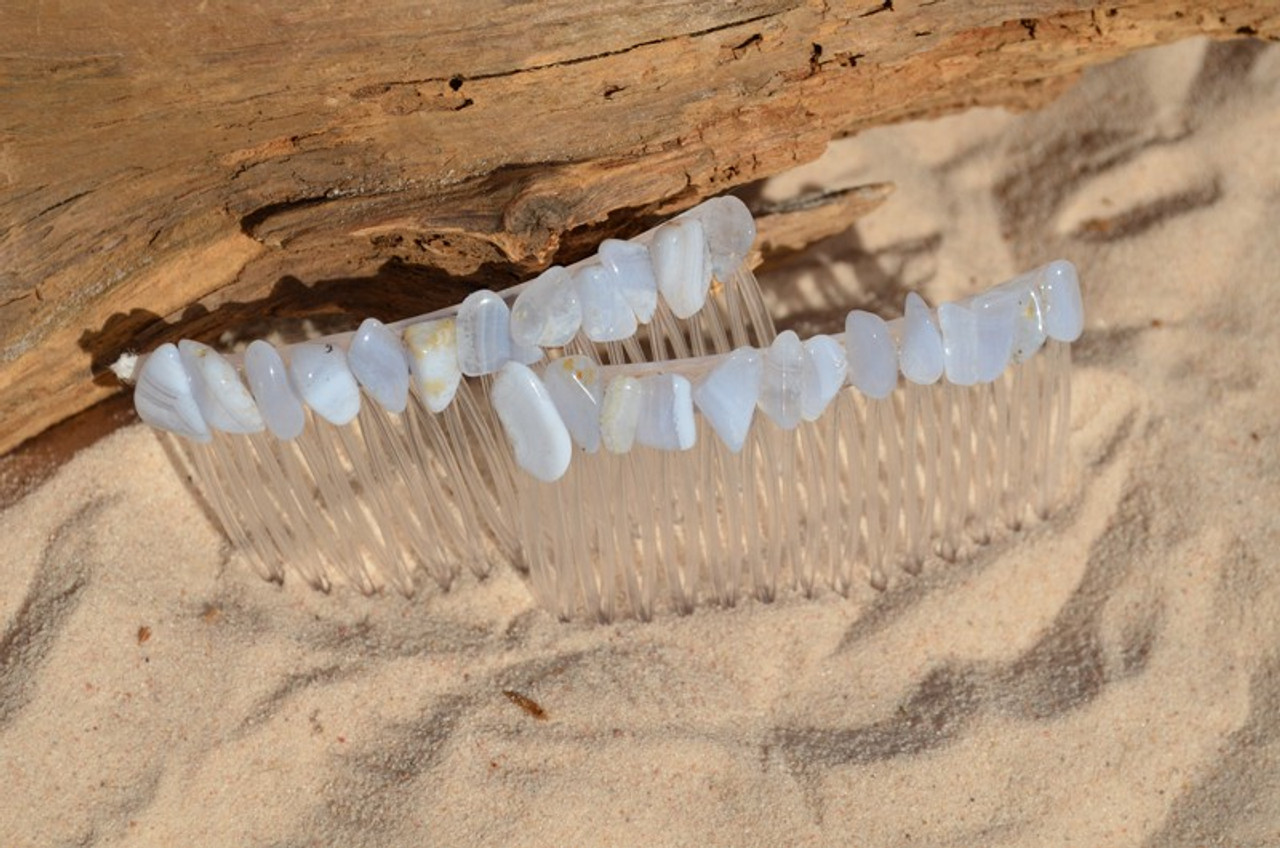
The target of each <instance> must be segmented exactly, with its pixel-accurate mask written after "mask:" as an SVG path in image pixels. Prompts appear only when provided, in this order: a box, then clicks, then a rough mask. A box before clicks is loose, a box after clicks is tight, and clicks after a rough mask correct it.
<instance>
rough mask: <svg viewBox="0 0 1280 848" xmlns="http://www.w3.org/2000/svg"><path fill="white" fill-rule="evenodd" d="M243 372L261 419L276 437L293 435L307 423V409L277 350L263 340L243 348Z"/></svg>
mask: <svg viewBox="0 0 1280 848" xmlns="http://www.w3.org/2000/svg"><path fill="white" fill-rule="evenodd" d="M244 373H245V376H246V377H247V378H248V379H249V389H250V390H251V391H252V392H253V397H254V399H256V400H257V401H258V410H259V411H260V412H261V413H262V420H263V422H264V423H265V424H266V425H267V429H268V430H270V431H271V433H272V435H274V436H275V437H276V438H277V439H284V440H288V439H296V438H297V437H298V436H299V435H301V433H302V429H303V427H305V426H306V423H307V413H306V410H305V409H303V408H302V401H301V400H300V399H299V398H298V395H297V393H296V392H295V391H294V388H293V384H292V383H291V382H289V372H288V369H287V368H286V367H285V364H284V359H282V358H281V357H280V353H279V351H277V350H276V349H275V348H274V347H272V346H271V345H270V344H269V343H267V342H264V341H262V340H258V341H255V342H252V343H251V344H250V345H249V347H248V349H247V350H245V352H244Z"/></svg>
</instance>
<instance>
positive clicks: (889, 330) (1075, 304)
mask: <svg viewBox="0 0 1280 848" xmlns="http://www.w3.org/2000/svg"><path fill="white" fill-rule="evenodd" d="M1083 320H1084V316H1083V306H1082V303H1081V297H1080V288H1079V282H1078V280H1077V277H1076V271H1075V268H1074V266H1072V265H1071V263H1070V262H1066V261H1057V262H1052V263H1050V264H1048V265H1045V266H1043V267H1041V268H1037V269H1036V270H1034V271H1031V272H1029V273H1027V274H1023V275H1021V276H1019V277H1017V278H1015V279H1013V280H1011V281H1009V282H1007V283H1004V284H1002V285H999V286H996V287H995V288H993V289H991V290H989V291H987V292H985V293H983V294H980V295H977V296H974V297H971V298H967V299H965V300H962V301H958V302H955V303H944V304H942V305H940V306H939V307H938V309H937V311H936V313H935V312H933V311H932V310H930V309H929V307H928V306H927V305H926V304H925V302H924V299H923V298H921V297H920V296H919V295H918V294H915V293H914V292H913V293H911V294H908V295H907V300H906V309H905V314H904V316H903V317H902V318H899V319H896V320H894V321H890V322H886V321H885V320H884V319H882V318H880V317H879V316H878V315H874V314H872V313H869V312H864V311H861V310H855V311H853V312H850V313H849V314H848V316H847V318H846V320H845V332H844V334H843V336H839V335H837V336H826V335H819V336H814V337H812V338H810V339H807V340H805V341H803V342H802V341H801V340H800V338H799V337H798V336H797V335H796V334H795V333H794V332H792V331H790V330H788V331H786V332H783V333H781V334H779V335H778V336H777V337H776V338H775V339H774V341H773V343H772V344H771V345H769V347H767V348H764V349H757V348H753V347H740V348H738V349H737V350H734V351H733V352H731V353H726V354H720V355H717V356H711V357H703V358H701V359H698V360H692V361H688V360H686V361H676V362H659V363H648V364H635V365H622V366H613V367H608V368H600V367H599V366H597V364H596V363H595V362H594V361H592V360H591V359H590V358H589V357H586V356H569V357H565V358H563V359H559V360H556V361H553V362H551V363H549V364H548V365H547V366H546V367H545V369H544V370H543V372H542V375H541V377H539V375H538V374H537V373H535V372H534V370H533V369H531V368H529V367H528V366H526V365H523V364H521V363H519V362H517V361H511V362H508V363H506V364H505V365H503V367H502V368H501V369H500V370H499V371H498V373H497V376H496V378H495V379H494V381H493V385H492V390H491V401H492V404H493V407H494V410H495V412H496V413H497V416H498V419H499V420H500V421H501V422H502V427H503V430H504V431H505V433H506V435H507V439H508V441H509V442H510V444H511V447H512V450H513V452H514V455H515V460H516V463H517V464H518V465H519V466H520V467H521V468H523V469H524V470H525V471H527V472H528V473H530V474H531V475H533V476H534V477H536V478H537V479H539V480H543V481H546V482H552V481H555V480H558V479H560V477H562V476H563V475H564V474H565V472H566V471H567V470H568V468H569V463H570V461H571V459H572V456H573V445H574V444H576V445H577V446H578V447H579V448H581V449H583V450H585V451H587V452H588V453H594V452H595V451H597V450H599V448H600V447H601V446H602V445H603V446H604V448H605V449H606V450H608V451H610V452H612V453H625V452H627V451H628V450H630V449H631V447H632V445H633V444H640V445H643V446H646V447H651V448H657V449H659V450H670V451H682V450H688V449H690V448H692V447H693V445H694V443H695V439H696V433H697V427H696V424H695V410H696V411H697V412H699V413H701V415H702V416H703V417H704V418H705V419H706V421H707V423H708V424H709V425H710V427H711V429H712V430H713V431H714V432H715V433H716V435H717V436H718V437H719V438H720V439H721V441H723V442H724V444H725V446H726V447H727V448H728V449H729V450H730V451H732V452H734V453H737V452H738V451H740V450H741V449H742V446H743V444H744V442H745V441H746V438H747V435H748V431H749V429H750V427H751V423H752V420H753V417H754V415H755V412H756V410H757V409H759V411H760V412H761V413H763V414H764V415H765V416H766V417H768V418H769V419H770V420H771V421H772V422H773V423H774V424H776V425H777V426H778V427H780V428H781V429H783V430H794V429H795V428H796V427H797V426H798V425H799V423H800V422H801V421H802V420H803V421H815V420H817V418H818V417H819V416H820V415H822V413H823V412H824V411H825V410H826V409H827V407H828V405H829V404H830V403H831V401H832V400H833V399H834V398H835V396H836V394H837V392H839V391H840V389H841V388H843V387H844V386H845V385H846V384H848V385H852V386H853V387H854V388H856V389H857V390H858V391H860V392H861V393H862V394H864V395H866V396H867V397H869V398H872V399H882V398H885V397H887V396H888V395H889V394H890V393H891V392H892V391H893V390H894V388H895V387H896V386H897V384H898V377H899V373H901V375H902V376H903V378H905V379H906V380H907V381H908V382H910V383H914V384H917V385H931V384H933V383H936V382H938V381H939V380H940V379H942V378H943V377H944V376H945V378H946V381H947V382H949V383H951V384H953V385H957V386H973V385H980V384H988V383H992V382H994V381H995V380H997V379H999V377H1000V376H1001V375H1002V374H1003V373H1004V372H1005V370H1006V369H1007V368H1008V366H1009V364H1010V363H1011V362H1012V363H1021V362H1023V361H1025V360H1027V359H1028V358H1030V357H1031V356H1032V355H1034V354H1035V353H1036V352H1037V351H1038V350H1039V349H1040V348H1041V347H1042V346H1043V345H1044V343H1045V341H1046V340H1047V339H1052V340H1054V341H1060V342H1071V341H1074V340H1075V339H1076V338H1078V337H1079V335H1080V332H1081V330H1082V329H1083Z"/></svg>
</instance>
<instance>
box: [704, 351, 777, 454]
mask: <svg viewBox="0 0 1280 848" xmlns="http://www.w3.org/2000/svg"><path fill="white" fill-rule="evenodd" d="M763 377H764V358H763V357H762V356H761V355H760V351H758V350H756V349H755V348H753V347H740V348H738V349H737V350H735V351H734V352H733V353H731V354H729V355H728V356H726V357H725V358H724V359H723V361H721V362H720V364H719V365H717V366H716V367H715V369H714V370H712V371H711V373H709V374H707V375H706V376H705V377H703V378H702V379H701V380H700V381H698V385H696V386H694V389H693V402H694V404H695V405H696V406H697V407H698V409H699V411H701V412H702V415H703V417H704V418H706V419H707V423H708V424H710V425H711V429H712V430H714V431H715V433H716V435H717V436H719V437H720V441H722V442H724V444H725V447H727V448H729V450H731V451H733V452H734V453H738V452H739V451H741V450H742V446H743V445H744V444H746V441H747V434H748V433H749V432H750V431H751V420H752V418H754V417H755V412H756V402H757V401H759V399H760V383H761V380H762V379H763Z"/></svg>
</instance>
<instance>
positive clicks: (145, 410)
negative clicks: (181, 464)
mask: <svg viewBox="0 0 1280 848" xmlns="http://www.w3.org/2000/svg"><path fill="white" fill-rule="evenodd" d="M133 408H134V409H136V410H137V411H138V417H139V418H141V419H142V420H143V421H145V422H147V423H148V424H150V425H151V426H152V427H155V428H157V429H160V430H167V431H169V432H170V433H177V434H178V435H179V436H186V437H187V438H188V439H191V440H193V441H197V442H207V441H209V440H210V439H211V438H213V437H212V434H210V432H209V425H208V424H206V423H205V420H204V416H203V415H201V414H200V406H199V404H197V403H196V399H195V395H194V394H193V393H192V390H191V378H190V377H189V376H188V375H187V371H186V369H185V368H184V367H183V366H182V357H181V355H180V354H179V353H178V348H177V347H176V346H175V345H172V344H163V345H161V346H160V347H158V348H156V349H155V350H154V351H152V352H151V353H150V354H149V355H148V356H147V358H146V359H144V360H143V362H142V369H141V370H140V371H139V372H138V383H137V385H136V386H135V387H134V390H133Z"/></svg>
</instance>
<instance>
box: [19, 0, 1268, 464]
mask: <svg viewBox="0 0 1280 848" xmlns="http://www.w3.org/2000/svg"><path fill="white" fill-rule="evenodd" d="M1193 5H1194V4H1180V3H1174V2H1168V0H1145V2H1132V3H1117V4H1107V5H1097V4H1094V3H1086V2H1078V1H1075V2H1073V0H1043V1H1042V2H984V3H971V2H961V0H933V2H925V3H910V2H906V0H897V2H882V3H876V2H869V1H867V2H837V0H827V2H800V0H742V2H737V3H732V4H730V3H716V4H712V3H705V4H690V3H688V2H687V0H678V1H677V0H625V2H623V0H590V2H583V0H545V2H540V3H509V2H498V0H440V2H435V3H428V4H423V3H411V2H405V1H404V0H383V2H378V3H372V2H363V0H355V2H350V3H345V4H340V5H338V6H332V5H327V4H326V5H314V6H312V5H307V4H298V8H288V6H287V4H283V3H279V2H274V0H267V2H261V3H256V4H246V5H218V6H211V5H202V6H201V7H200V9H199V10H194V9H189V8H187V7H186V6H185V5H180V6H173V5H172V4H166V3H160V2H156V0H137V2H130V3H89V2H85V0H71V2H64V3H62V4H59V5H57V6H55V7H49V6H46V5H44V4H40V3H35V4H8V6H6V7H5V8H3V9H0V210H2V211H0V257H2V258H3V262H2V263H0V388H2V389H3V390H4V391H3V392H2V393H0V452H4V451H6V450H8V449H10V448H12V447H13V446H15V445H16V444H18V443H19V442H20V441H22V440H23V439H25V438H27V437H29V436H32V435H34V434H36V433H38V432H40V431H41V430H43V429H44V428H46V427H48V426H50V425H51V424H53V423H56V422H57V421H59V420H62V419H63V418H65V417H67V416H68V415H70V414H73V413H75V412H77V411H79V410H81V409H84V408H85V407H87V406H89V405H90V404H92V403H94V402H96V401H98V400H101V399H102V398H104V397H106V396H107V395H109V394H111V393H112V392H114V391H117V390H118V386H117V385H116V384H115V383H114V381H113V380H112V379H110V378H109V377H107V376H105V375H104V373H103V370H104V367H105V365H106V364H108V363H109V362H111V361H112V360H113V359H114V358H115V357H116V356H117V355H118V354H119V353H121V352H122V351H123V350H125V349H128V348H131V347H136V348H139V349H147V348H150V347H152V346H154V345H155V344H157V343H158V342H160V341H162V340H169V339H173V338H176V337H179V336H188V337H198V338H205V339H215V338H217V337H218V336H219V335H221V334H222V333H223V332H224V331H226V330H228V329H229V328H233V327H240V326H244V327H246V328H247V329H246V332H252V331H254V330H257V331H259V332H260V331H262V330H263V329H264V328H267V327H272V326H278V325H288V324H289V323H290V322H292V321H295V320H300V319H302V318H308V319H312V320H315V321H319V322H321V323H324V322H325V321H341V322H343V323H344V324H346V323H350V322H349V318H348V317H347V316H350V315H352V314H354V315H355V316H358V317H363V316H365V315H376V316H380V317H385V318H399V317H404V316H405V315H409V314H414V313H416V312H421V311H425V310H427V309H430V308H434V307H436V306H439V305H442V304H445V303H449V302H453V301H455V300H457V299H459V298H460V297H462V296H463V295H465V293H466V292H467V291H469V290H471V289H474V288H477V287H480V286H488V287H492V288H501V287H504V286H506V285H509V284H511V283H514V282H516V281H518V280H519V279H522V278H524V277H526V276H528V275H529V274H530V273H532V272H533V271H535V270H537V269H539V268H541V267H543V266H545V265H547V264H549V263H550V262H551V261H553V260H554V261H567V260H571V259H574V258H577V257H579V256H581V255H583V254H584V253H586V252H588V250H589V245H590V244H592V243H594V242H596V241H598V240H599V239H600V238H602V237H603V236H605V235H610V234H627V233H633V232H636V231H639V230H641V229H644V228H645V227H647V226H649V225H651V224H652V223H654V222H655V221H656V220H657V219H658V218H659V217H660V216H663V215H665V214H668V213H670V212H672V211H675V210H677V209H680V208H683V207H686V206H688V205H691V204H692V203H694V202H695V201H697V200H698V199H700V198H703V197H706V196H709V195H712V194H715V193H718V192H721V191H724V190H726V189H728V188H731V187H733V186H738V185H741V184H744V183H747V182H750V181H753V180H757V179H760V178H763V177H766V176H769V175H771V174H775V173H778V172H780V171H782V170H785V169H787V168H788V167H791V166H793V165H795V164H798V163H801V162H804V161H808V160H811V159H813V158H815V157H817V156H818V155H819V154H820V153H821V152H822V150H823V149H824V147H825V145H826V143H827V142H828V141H829V140H830V139H832V138H836V137H839V136H843V135H847V134H850V133H854V132H857V131H858V130H860V129H864V128H866V127H869V126H874V125H877V124H884V123H887V122H892V121H898V120H903V119H907V118H913V117H920V116H926V115H934V114H939V113H942V112H945V111H949V110H954V109H958V108H963V107H966V106H972V105H976V104H987V105H997V104H999V105H1005V106H1009V107H1012V108H1028V107H1032V106H1035V105H1038V104H1040V103H1042V102H1044V101H1045V100H1046V99H1047V98H1049V97H1052V96H1053V95H1054V94H1055V93H1057V92H1058V91H1060V90H1061V88H1062V87H1063V86H1064V85H1066V84H1069V82H1070V81H1071V80H1072V79H1073V77H1074V75H1075V74H1076V73H1078V71H1079V70H1080V69H1082V68H1083V67H1085V66H1087V65H1089V64H1092V63H1095V62H1099V61H1103V60H1106V59H1110V58H1113V57H1115V56H1117V55H1120V54H1122V53H1124V52H1127V51H1129V50H1132V49H1136V48H1138V47H1142V46H1146V45H1150V44H1156V43H1161V42H1166V41H1171V40H1174V39H1177V38H1181V37H1186V36H1192V35H1200V34H1206V35H1210V36H1214V37H1239V36H1256V37H1265V38H1276V37H1277V35H1278V34H1280V7H1278V6H1277V5H1276V4H1275V3H1274V2H1272V0H1236V1H1235V2H1222V3H1218V4H1216V8H1215V9H1214V11H1212V12H1210V11H1205V10H1196V9H1194V8H1191V6H1193ZM788 226H789V227H790V232H789V234H788V236H787V239H789V240H790V242H796V241H797V240H798V239H800V235H798V234H797V232H796V226H797V224H796V221H795V220H792V221H790V222H789V223H788ZM815 226H822V227H827V226H829V222H823V223H821V224H820V225H815Z"/></svg>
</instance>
